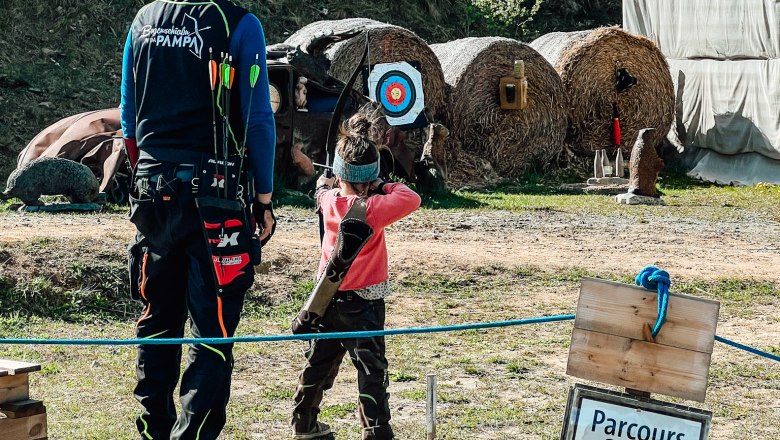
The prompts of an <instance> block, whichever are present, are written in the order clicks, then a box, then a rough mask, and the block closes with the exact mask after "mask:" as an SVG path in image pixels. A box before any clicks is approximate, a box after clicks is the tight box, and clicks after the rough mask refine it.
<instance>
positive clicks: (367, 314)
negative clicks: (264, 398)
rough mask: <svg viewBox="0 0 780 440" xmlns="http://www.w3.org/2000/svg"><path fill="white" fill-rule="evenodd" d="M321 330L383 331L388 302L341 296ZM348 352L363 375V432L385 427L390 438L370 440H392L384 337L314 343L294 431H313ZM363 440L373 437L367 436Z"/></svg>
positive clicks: (302, 382) (302, 380) (298, 399)
mask: <svg viewBox="0 0 780 440" xmlns="http://www.w3.org/2000/svg"><path fill="white" fill-rule="evenodd" d="M321 325H322V329H321V331H323V332H344V331H358V330H382V329H384V326H385V301H384V300H381V299H380V300H375V301H367V300H364V299H362V298H360V297H359V296H358V295H357V294H355V293H354V292H351V291H347V292H338V293H337V295H336V297H335V298H334V299H333V300H332V301H331V303H330V305H329V307H328V311H327V312H326V313H325V316H324V317H323V319H322V324H321ZM346 353H349V356H350V358H351V359H352V364H353V365H354V366H355V368H356V369H357V372H358V392H359V397H358V410H359V413H360V422H361V424H362V425H363V428H364V429H366V428H371V427H383V428H385V427H386V429H384V430H383V431H384V432H388V433H389V434H388V436H386V437H371V438H377V439H378V440H383V439H391V438H393V437H392V430H390V429H389V424H390V406H389V404H388V398H389V396H390V395H389V394H388V393H387V386H388V375H387V359H386V358H385V340H384V338H382V337H376V338H361V339H341V340H338V339H320V340H315V341H311V343H310V347H309V350H308V351H307V352H306V359H307V363H306V366H305V367H304V369H303V371H302V372H301V375H300V377H299V382H298V389H297V390H296V393H295V398H294V399H295V409H294V410H293V420H292V424H293V427H294V428H295V431H296V432H300V433H304V432H308V431H310V430H311V429H312V428H313V427H314V425H315V423H316V420H317V415H318V414H319V412H320V403H321V402H322V396H323V393H324V392H325V391H327V390H329V389H330V388H331V387H333V382H334V381H335V379H336V375H337V374H338V371H339V366H340V365H341V360H342V359H343V358H344V354H346ZM372 435H373V434H372ZM364 438H368V437H366V435H365V433H364Z"/></svg>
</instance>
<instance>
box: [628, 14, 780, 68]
mask: <svg viewBox="0 0 780 440" xmlns="http://www.w3.org/2000/svg"><path fill="white" fill-rule="evenodd" d="M623 27H624V28H625V29H626V30H627V31H629V32H633V33H635V34H638V35H644V36H646V37H648V38H649V39H651V40H653V41H654V42H655V43H656V44H657V45H658V47H659V48H660V49H661V52H663V54H664V55H666V57H667V58H713V59H723V60H725V59H730V60H734V59H769V58H780V0H624V1H623Z"/></svg>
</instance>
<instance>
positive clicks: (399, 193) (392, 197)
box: [317, 183, 420, 290]
mask: <svg viewBox="0 0 780 440" xmlns="http://www.w3.org/2000/svg"><path fill="white" fill-rule="evenodd" d="M382 189H383V190H384V194H378V195H373V196H371V197H369V198H368V199H367V200H366V222H368V224H369V225H370V226H371V227H372V228H373V229H374V235H373V236H372V237H371V238H370V239H369V240H368V243H366V245H365V246H364V247H363V249H362V250H361V251H360V254H358V256H357V258H356V259H355V262H354V263H353V264H352V268H351V269H350V270H349V272H348V273H347V276H346V278H344V281H343V282H342V283H341V286H340V287H339V290H356V289H363V288H366V287H368V286H373V285H374V284H379V283H381V282H383V281H387V279H388V277H389V274H388V270H387V245H386V243H385V226H389V225H391V224H393V223H395V222H397V221H398V220H401V219H402V218H404V217H406V216H407V215H409V214H411V213H412V212H414V211H415V210H416V209H417V208H419V207H420V196H419V195H417V193H415V192H414V191H412V190H411V189H409V188H408V187H407V186H406V185H404V184H402V183H387V184H385V186H384V187H383V188H382ZM355 200H357V196H340V195H339V189H338V188H336V189H331V190H329V191H323V192H321V193H319V195H318V196H317V202H318V204H319V206H320V209H321V210H322V219H323V221H324V224H325V235H324V237H323V240H322V259H321V260H320V268H319V271H318V274H322V271H323V270H324V269H325V265H326V264H327V263H328V259H329V258H330V254H331V252H333V247H334V246H335V245H336V236H337V235H338V230H339V223H341V220H342V219H343V218H344V216H345V215H346V214H347V211H349V208H351V207H352V204H353V203H355Z"/></svg>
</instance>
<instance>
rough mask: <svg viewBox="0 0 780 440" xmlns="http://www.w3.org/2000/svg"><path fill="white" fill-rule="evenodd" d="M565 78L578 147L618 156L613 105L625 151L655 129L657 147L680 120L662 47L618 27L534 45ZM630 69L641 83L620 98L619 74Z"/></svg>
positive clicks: (550, 37) (555, 37)
mask: <svg viewBox="0 0 780 440" xmlns="http://www.w3.org/2000/svg"><path fill="white" fill-rule="evenodd" d="M531 47H533V48H534V49H536V50H537V51H539V53H541V54H542V55H544V57H545V58H547V60H548V61H549V62H550V64H552V65H553V66H554V67H555V70H557V71H558V73H559V74H560V76H561V80H562V82H563V86H564V88H565V89H566V92H567V95H568V97H569V100H570V105H571V115H572V125H573V127H572V128H573V134H574V139H572V141H573V142H574V148H575V149H576V150H578V151H579V152H590V151H594V150H598V149H601V148H606V149H608V150H609V151H610V153H611V154H613V153H615V148H614V142H613V136H612V121H613V119H612V103H613V102H615V101H616V100H617V102H618V105H619V108H620V125H621V129H622V135H623V136H622V137H623V143H622V147H623V148H622V149H623V152H624V153H630V151H631V147H632V146H633V144H634V141H635V140H636V138H637V135H638V134H639V131H640V130H641V129H643V128H655V129H656V133H657V135H656V137H657V139H654V141H655V142H656V143H659V142H661V140H662V139H663V138H664V137H665V136H666V134H667V133H668V132H669V129H670V127H671V124H672V119H673V115H674V87H673V85H672V77H671V75H670V73H669V66H668V64H667V63H666V59H665V58H664V55H663V54H662V53H661V51H660V50H659V49H658V47H657V46H656V45H655V44H654V43H653V42H652V41H650V40H648V39H647V38H644V37H640V36H636V35H632V34H629V33H627V32H625V31H623V30H621V29H620V28H618V27H604V28H599V29H595V30H590V31H579V32H568V33H566V32H553V33H550V34H547V35H543V36H541V37H539V38H537V39H536V40H534V41H533V42H532V43H531ZM617 68H624V69H627V70H628V71H629V72H630V74H631V75H632V76H634V77H635V78H636V79H637V84H636V85H635V86H633V87H631V88H629V89H628V90H626V91H623V92H620V93H617V91H616V88H615V72H616V69H617Z"/></svg>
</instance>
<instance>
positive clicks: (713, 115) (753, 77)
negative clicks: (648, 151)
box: [668, 59, 780, 160]
mask: <svg viewBox="0 0 780 440" xmlns="http://www.w3.org/2000/svg"><path fill="white" fill-rule="evenodd" d="M668 61H669V68H670V69H671V73H672V80H673V81H674V83H675V90H677V109H676V112H675V113H676V115H675V118H676V123H675V129H676V131H677V135H678V138H679V140H680V142H681V143H682V144H683V145H685V146H686V147H687V146H691V145H695V146H697V147H700V148H708V149H711V150H714V151H716V152H718V153H721V154H727V155H734V154H741V153H758V154H761V155H763V156H765V157H767V158H770V159H775V160H780V59H776V60H746V61H717V60H674V59H670V60H668Z"/></svg>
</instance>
